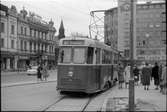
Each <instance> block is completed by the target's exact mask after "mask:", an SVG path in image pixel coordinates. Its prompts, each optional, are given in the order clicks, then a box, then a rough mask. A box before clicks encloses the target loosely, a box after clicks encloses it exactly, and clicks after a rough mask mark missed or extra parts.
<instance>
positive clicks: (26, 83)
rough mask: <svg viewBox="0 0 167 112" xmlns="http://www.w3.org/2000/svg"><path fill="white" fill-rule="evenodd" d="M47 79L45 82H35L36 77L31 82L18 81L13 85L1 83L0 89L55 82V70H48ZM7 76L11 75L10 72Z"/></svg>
mask: <svg viewBox="0 0 167 112" xmlns="http://www.w3.org/2000/svg"><path fill="white" fill-rule="evenodd" d="M48 72H49V74H50V75H49V77H48V79H47V81H37V79H36V77H34V79H33V80H31V81H19V82H15V83H1V87H12V86H19V85H28V84H39V83H47V82H55V81H57V74H55V70H49V71H48ZM8 75H12V73H11V72H9V74H8ZM27 77H29V76H27Z"/></svg>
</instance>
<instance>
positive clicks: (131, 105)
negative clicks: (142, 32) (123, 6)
mask: <svg viewBox="0 0 167 112" xmlns="http://www.w3.org/2000/svg"><path fill="white" fill-rule="evenodd" d="M134 3H135V1H134V0H130V5H131V19H130V20H131V21H130V43H131V44H130V51H131V56H130V61H131V64H130V65H131V67H130V79H129V111H135V91H134V75H133V65H134V64H133V63H134V56H133V53H134V19H135V18H134V13H135V12H134Z"/></svg>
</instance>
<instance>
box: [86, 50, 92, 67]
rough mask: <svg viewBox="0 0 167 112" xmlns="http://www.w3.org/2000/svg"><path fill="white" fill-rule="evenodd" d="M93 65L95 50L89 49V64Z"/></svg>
mask: <svg viewBox="0 0 167 112" xmlns="http://www.w3.org/2000/svg"><path fill="white" fill-rule="evenodd" d="M92 63H93V48H92V47H88V53H87V64H92Z"/></svg>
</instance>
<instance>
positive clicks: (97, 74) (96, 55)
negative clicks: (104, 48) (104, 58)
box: [95, 48, 101, 89]
mask: <svg viewBox="0 0 167 112" xmlns="http://www.w3.org/2000/svg"><path fill="white" fill-rule="evenodd" d="M95 59H96V62H95V63H96V81H97V83H96V88H98V89H100V73H101V66H100V48H96V49H95Z"/></svg>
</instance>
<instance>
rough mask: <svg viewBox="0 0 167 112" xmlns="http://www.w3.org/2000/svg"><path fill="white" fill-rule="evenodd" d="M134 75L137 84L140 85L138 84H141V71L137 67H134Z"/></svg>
mask: <svg viewBox="0 0 167 112" xmlns="http://www.w3.org/2000/svg"><path fill="white" fill-rule="evenodd" d="M133 73H134V80H135V84H136V85H138V82H139V69H138V68H137V66H136V65H134V69H133Z"/></svg>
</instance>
